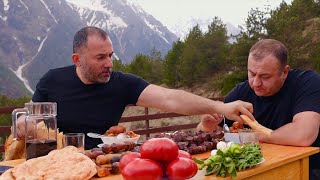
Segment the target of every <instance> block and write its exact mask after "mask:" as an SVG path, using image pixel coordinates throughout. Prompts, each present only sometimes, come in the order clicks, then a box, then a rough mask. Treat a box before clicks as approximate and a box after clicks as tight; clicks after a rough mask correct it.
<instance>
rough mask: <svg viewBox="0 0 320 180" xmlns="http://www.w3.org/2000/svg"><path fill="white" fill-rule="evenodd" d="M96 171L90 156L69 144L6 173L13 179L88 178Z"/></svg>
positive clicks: (86, 179)
mask: <svg viewBox="0 0 320 180" xmlns="http://www.w3.org/2000/svg"><path fill="white" fill-rule="evenodd" d="M96 173H97V170H96V164H95V163H94V162H93V161H92V160H91V159H90V158H89V157H88V156H86V155H84V154H83V153H79V152H78V149H77V148H76V147H74V146H67V147H65V148H62V149H59V150H53V151H51V152H50V153H49V154H48V155H46V156H42V157H38V158H33V159H29V160H27V161H25V162H23V163H22V164H19V165H17V166H16V167H14V168H13V169H10V172H8V173H6V174H5V175H6V177H13V179H30V180H31V179H63V180H88V179H90V178H92V177H93V176H94V175H95V174H96Z"/></svg>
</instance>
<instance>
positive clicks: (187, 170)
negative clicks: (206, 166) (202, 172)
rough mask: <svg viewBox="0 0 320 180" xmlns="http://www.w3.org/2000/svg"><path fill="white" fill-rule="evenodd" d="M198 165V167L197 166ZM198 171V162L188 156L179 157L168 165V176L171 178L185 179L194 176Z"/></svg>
mask: <svg viewBox="0 0 320 180" xmlns="http://www.w3.org/2000/svg"><path fill="white" fill-rule="evenodd" d="M195 167H196V168H195ZM197 172H198V167H197V164H196V163H195V162H194V161H193V160H191V159H188V158H184V157H178V158H177V159H175V160H174V161H172V162H171V163H169V165H168V167H167V176H168V177H169V179H174V180H185V179H189V178H192V177H193V176H194V175H196V174H197Z"/></svg>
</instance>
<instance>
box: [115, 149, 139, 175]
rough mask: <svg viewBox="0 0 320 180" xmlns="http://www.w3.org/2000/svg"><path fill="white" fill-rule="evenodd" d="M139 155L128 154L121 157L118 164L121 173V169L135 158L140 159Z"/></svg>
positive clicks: (135, 153)
mask: <svg viewBox="0 0 320 180" xmlns="http://www.w3.org/2000/svg"><path fill="white" fill-rule="evenodd" d="M140 157H141V155H140V153H137V152H130V153H128V154H125V155H123V156H122V157H121V159H120V162H119V168H120V170H121V171H122V169H123V168H124V167H125V166H126V165H127V164H128V163H129V162H131V161H133V160H134V159H136V158H140Z"/></svg>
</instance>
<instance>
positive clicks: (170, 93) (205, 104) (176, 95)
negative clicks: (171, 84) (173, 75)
mask: <svg viewBox="0 0 320 180" xmlns="http://www.w3.org/2000/svg"><path fill="white" fill-rule="evenodd" d="M136 104H137V105H138V106H143V107H153V108H157V109H160V110H162V111H166V112H175V113H179V114H186V115H200V114H214V113H219V114H223V115H225V116H226V117H227V118H228V119H234V120H239V121H241V118H240V116H239V114H240V113H242V114H245V115H247V116H249V117H250V118H253V115H252V114H251V113H252V112H253V108H252V104H251V103H247V102H243V101H235V102H231V103H227V104H225V103H223V102H220V101H213V100H210V99H207V98H203V97H201V96H197V95H194V94H192V93H188V92H186V91H182V90H175V89H167V88H164V87H160V86H156V85H152V84H151V85H149V86H147V87H146V88H145V89H144V90H143V91H142V93H141V94H140V96H139V99H138V101H137V103H136Z"/></svg>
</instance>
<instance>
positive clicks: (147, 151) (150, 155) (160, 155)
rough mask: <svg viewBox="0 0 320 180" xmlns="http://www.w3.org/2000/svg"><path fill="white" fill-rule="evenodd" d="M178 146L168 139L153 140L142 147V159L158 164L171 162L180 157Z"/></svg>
mask: <svg viewBox="0 0 320 180" xmlns="http://www.w3.org/2000/svg"><path fill="white" fill-rule="evenodd" d="M178 152H179V148H178V146H177V144H176V143H175V142H174V141H172V140H171V139H168V138H152V139H149V140H147V141H146V142H144V143H143V144H142V146H141V147H140V153H141V157H142V158H145V159H152V160H155V161H158V162H170V161H173V160H174V159H176V158H177V157H178Z"/></svg>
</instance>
